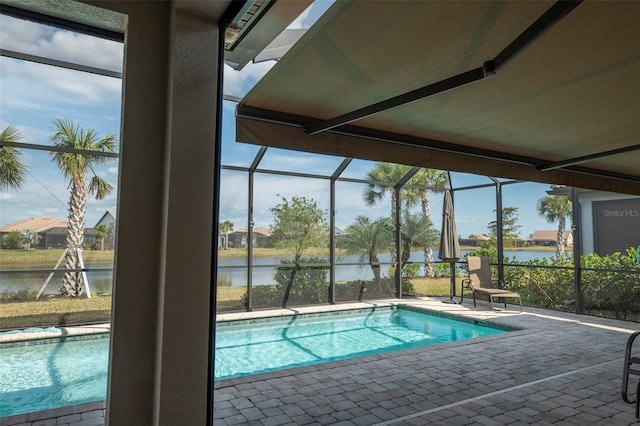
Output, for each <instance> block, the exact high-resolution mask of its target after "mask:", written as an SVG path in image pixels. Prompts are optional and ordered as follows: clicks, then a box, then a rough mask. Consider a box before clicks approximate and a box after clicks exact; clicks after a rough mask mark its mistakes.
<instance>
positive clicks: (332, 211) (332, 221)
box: [329, 158, 351, 305]
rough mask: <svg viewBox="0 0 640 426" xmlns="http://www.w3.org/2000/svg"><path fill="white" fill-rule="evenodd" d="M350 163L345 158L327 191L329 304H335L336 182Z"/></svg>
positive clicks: (349, 159)
mask: <svg viewBox="0 0 640 426" xmlns="http://www.w3.org/2000/svg"><path fill="white" fill-rule="evenodd" d="M350 163H351V158H345V159H344V160H342V163H340V165H339V166H338V167H337V168H336V170H335V171H334V172H333V174H332V175H331V180H330V182H331V183H330V189H329V198H330V199H329V204H330V205H329V229H330V231H329V263H330V265H331V267H330V268H329V303H330V304H332V305H335V303H336V292H335V288H336V180H338V178H339V177H340V175H341V174H342V172H344V170H345V169H346V168H347V166H349V164H350Z"/></svg>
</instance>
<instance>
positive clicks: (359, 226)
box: [338, 216, 393, 300]
mask: <svg viewBox="0 0 640 426" xmlns="http://www.w3.org/2000/svg"><path fill="white" fill-rule="evenodd" d="M392 245H393V225H392V224H391V221H390V220H389V218H380V219H378V220H376V221H374V222H371V221H369V218H368V217H366V216H358V217H357V218H356V221H355V222H354V223H352V224H351V225H349V226H348V227H347V229H346V230H345V232H344V235H342V236H341V237H340V239H339V240H338V246H339V247H340V248H342V249H344V251H345V253H346V254H359V255H360V262H367V263H369V266H371V271H373V282H374V288H378V286H379V284H380V260H379V259H378V253H379V252H380V250H387V249H389V248H390V247H391V246H392ZM363 290H364V283H362V286H361V288H360V295H359V297H358V300H362V292H363Z"/></svg>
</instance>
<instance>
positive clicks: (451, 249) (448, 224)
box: [438, 190, 461, 262]
mask: <svg viewBox="0 0 640 426" xmlns="http://www.w3.org/2000/svg"><path fill="white" fill-rule="evenodd" d="M460 257H461V254H460V243H459V242H458V231H457V229H456V221H455V218H454V215H453V197H452V195H451V190H446V191H445V192H444V203H443V207H442V233H441V234H440V250H439V251H438V258H440V260H444V261H446V262H455V261H457V260H458V259H460Z"/></svg>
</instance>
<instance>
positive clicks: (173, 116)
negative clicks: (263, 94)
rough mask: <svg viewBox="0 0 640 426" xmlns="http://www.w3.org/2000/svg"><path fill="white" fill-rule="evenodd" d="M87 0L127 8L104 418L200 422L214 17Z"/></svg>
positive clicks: (164, 6) (168, 7)
mask: <svg viewBox="0 0 640 426" xmlns="http://www.w3.org/2000/svg"><path fill="white" fill-rule="evenodd" d="M92 3H93V4H95V5H97V6H100V7H111V8H113V9H114V10H116V11H119V12H122V13H126V14H127V15H128V29H127V33H126V45H125V58H126V60H125V72H124V90H123V93H124V103H123V125H122V133H121V137H122V143H121V150H120V153H121V159H120V181H119V188H118V190H119V194H118V197H119V200H118V215H119V218H118V223H117V228H118V229H117V236H118V238H117V247H116V264H115V271H114V281H115V283H114V310H113V317H112V337H111V338H112V340H111V358H110V373H109V374H110V375H109V390H108V400H107V422H108V424H110V425H175V424H184V425H202V424H205V419H206V414H207V409H206V408H207V400H206V398H207V384H208V378H207V366H208V359H207V357H208V347H209V341H208V340H209V300H210V291H211V288H210V282H211V277H210V271H211V262H212V253H211V247H212V241H211V238H212V215H213V184H214V143H215V133H216V95H217V94H216V90H217V87H216V80H217V73H218V70H217V54H218V52H217V46H218V42H217V39H218V27H217V21H216V20H215V19H211V18H204V17H202V16H199V15H197V14H190V13H186V12H180V11H179V10H176V9H175V8H176V5H178V6H181V2H175V3H173V2H100V1H92ZM196 3H197V2H193V4H194V5H195V6H198V4H196ZM184 4H187V5H188V4H190V2H185V3H184ZM202 4H204V3H202ZM202 4H201V5H202ZM214 6H215V5H214ZM223 9H224V8H223Z"/></svg>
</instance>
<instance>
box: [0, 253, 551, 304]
mask: <svg viewBox="0 0 640 426" xmlns="http://www.w3.org/2000/svg"><path fill="white" fill-rule="evenodd" d="M469 251H470V250H462V256H463V258H464V255H465V254H466V253H467V252H469ZM504 255H505V256H506V257H508V258H513V257H515V259H516V261H527V260H531V259H536V258H538V259H541V258H553V257H554V256H555V252H554V251H534V250H531V251H506V250H505V252H504ZM379 257H380V262H381V271H382V274H383V275H389V267H390V266H391V255H390V254H381V255H380V256H379ZM433 257H434V259H435V260H436V262H437V261H438V252H437V251H434V253H433ZM423 258H424V254H423V252H418V251H416V252H413V253H412V254H411V257H410V258H409V261H410V262H416V263H421V262H422V261H423ZM281 260H283V258H280V257H256V258H254V259H253V270H252V282H253V284H254V285H271V284H274V279H273V276H274V275H275V272H276V268H277V266H278V265H279V264H280V261H281ZM358 262H359V256H357V255H353V256H344V257H341V258H340V259H338V261H337V262H336V268H335V275H336V281H354V280H370V279H372V278H373V272H372V271H371V268H370V267H369V266H368V265H363V266H361V265H354V264H355V263H358ZM246 265H247V259H246V258H226V259H220V261H219V264H218V285H224V286H246V285H247V267H246ZM50 267H51V265H44V266H33V268H34V269H35V268H39V269H46V268H50ZM86 267H87V268H88V269H94V270H93V271H89V272H87V278H88V279H89V286H90V288H91V291H92V292H96V293H104V292H110V291H111V282H112V280H113V270H111V269H109V268H110V267H111V264H110V263H109V264H88V265H86ZM420 273H421V274H422V270H421V272H420ZM48 275H49V273H47V272H27V273H18V272H10V271H3V272H0V293H3V292H17V291H20V290H24V289H26V290H28V291H29V292H38V291H39V290H40V288H41V287H42V285H43V284H44V282H45V281H46V279H47V277H48ZM62 276H63V272H56V273H55V274H54V276H53V278H52V279H51V282H50V283H49V284H48V285H47V287H46V289H45V291H44V294H58V288H59V287H60V283H61V281H62ZM327 277H328V272H327Z"/></svg>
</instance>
